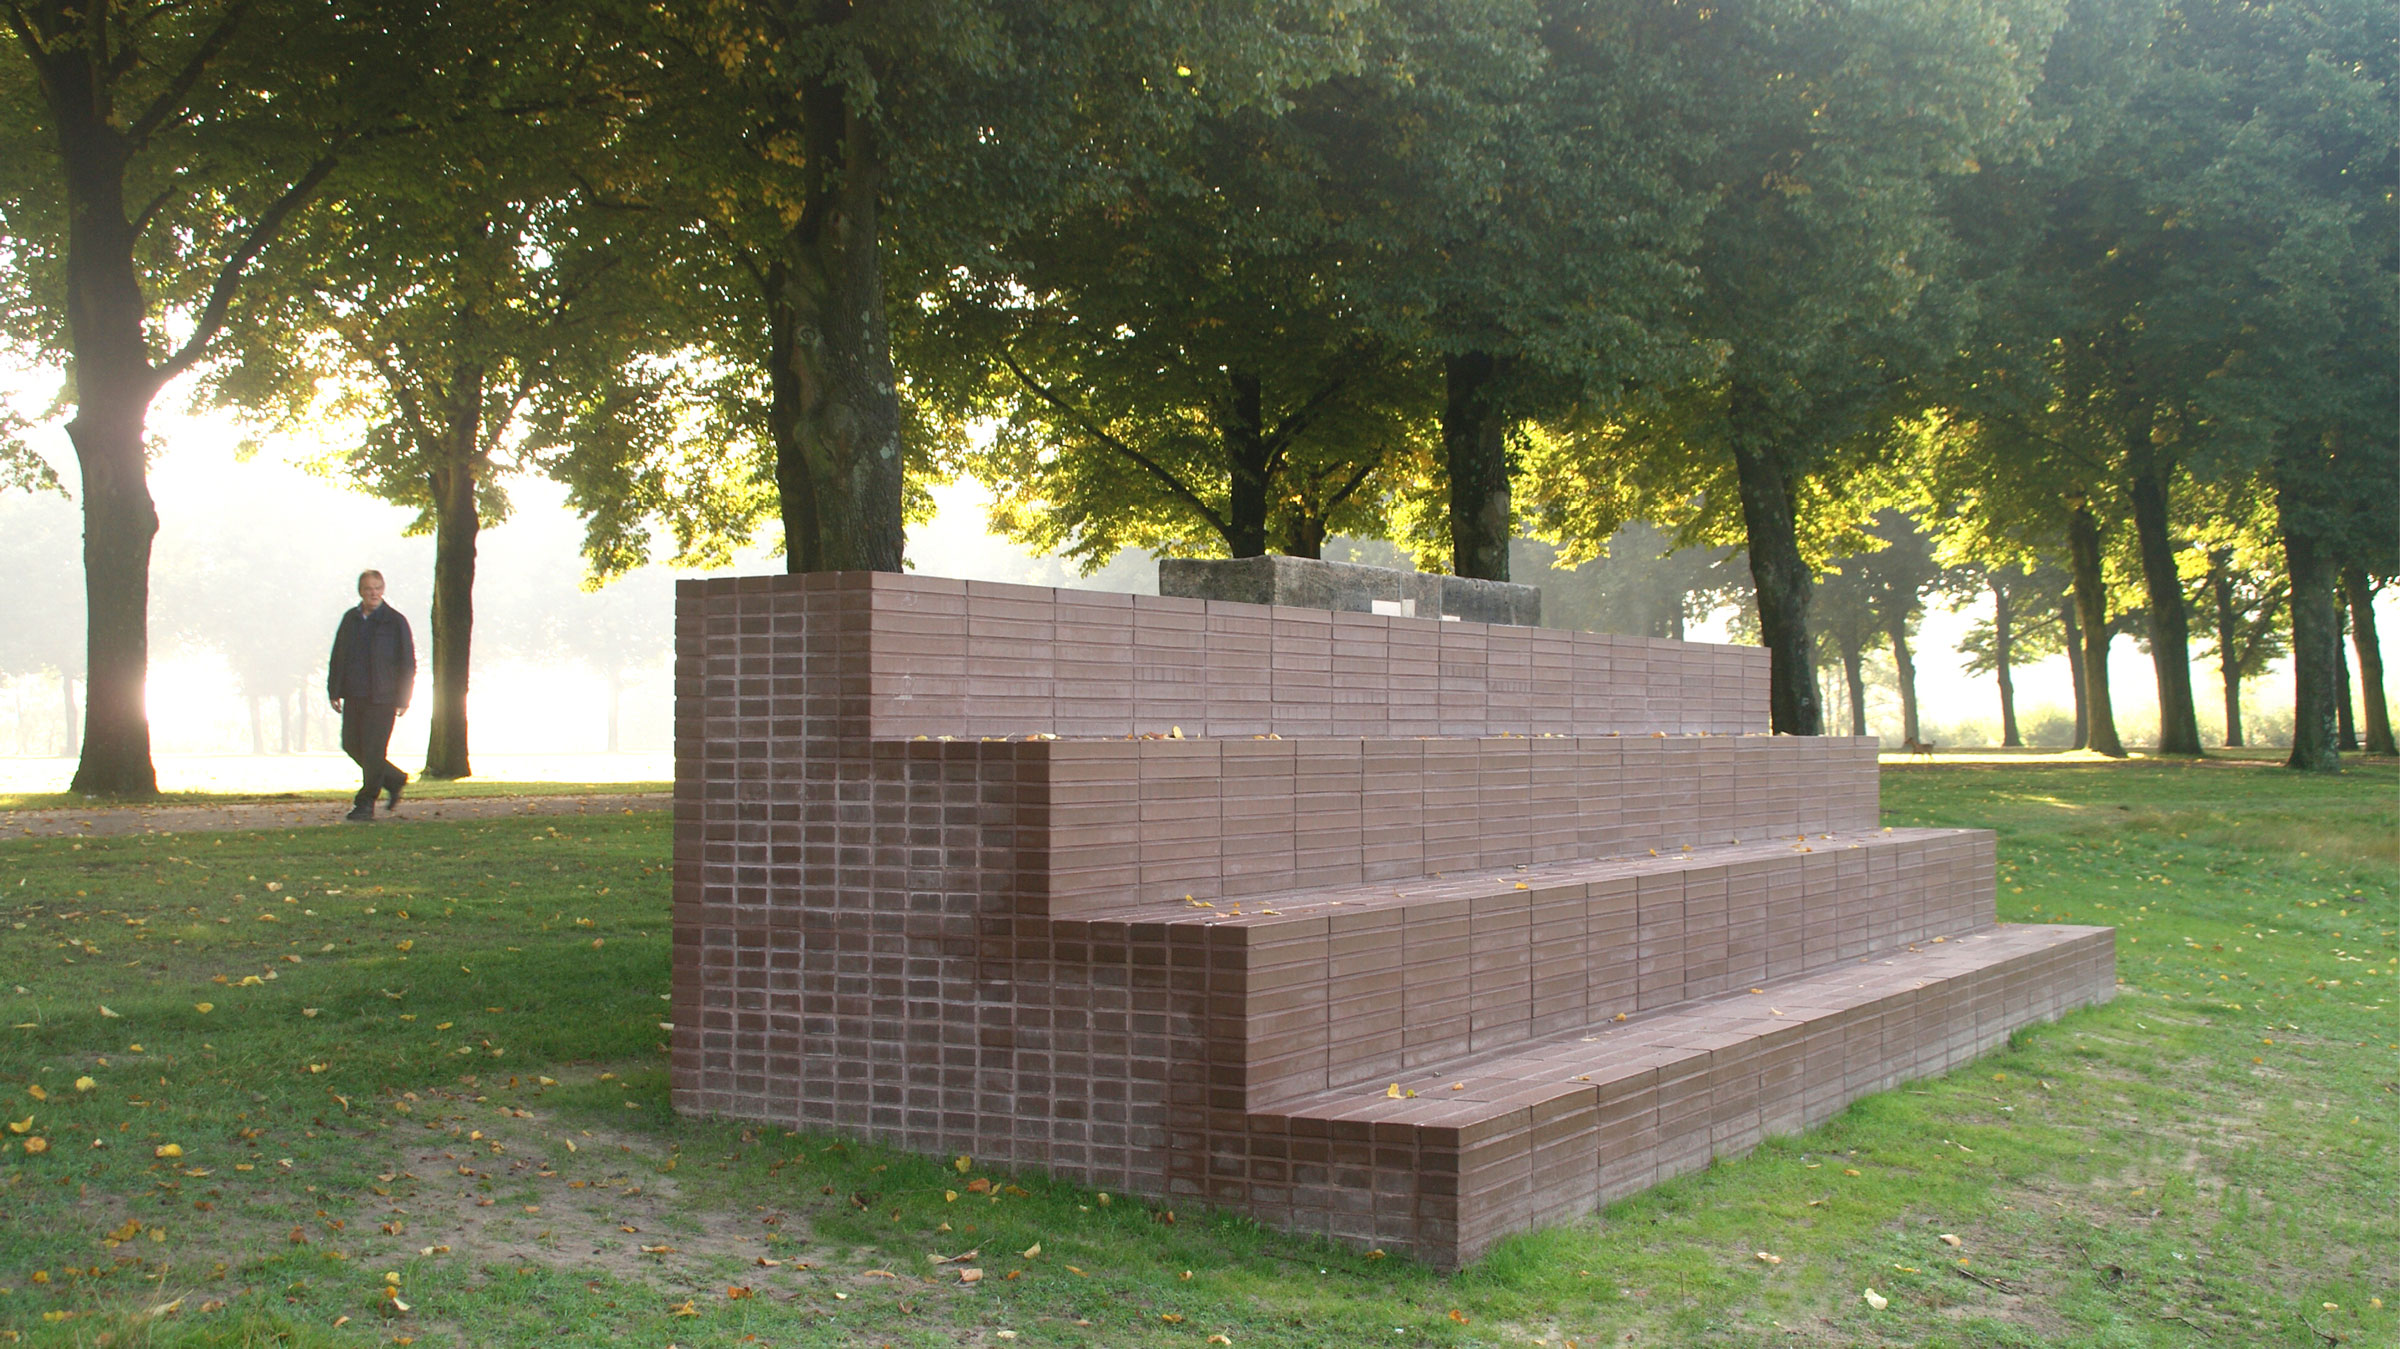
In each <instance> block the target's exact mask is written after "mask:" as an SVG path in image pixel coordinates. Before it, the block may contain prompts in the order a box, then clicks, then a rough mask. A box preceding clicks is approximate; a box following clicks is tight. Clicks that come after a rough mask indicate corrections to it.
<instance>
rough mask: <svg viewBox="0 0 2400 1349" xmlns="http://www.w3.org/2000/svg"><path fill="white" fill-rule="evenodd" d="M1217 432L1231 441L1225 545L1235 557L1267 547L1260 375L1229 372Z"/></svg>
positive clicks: (1261, 551)
mask: <svg viewBox="0 0 2400 1349" xmlns="http://www.w3.org/2000/svg"><path fill="white" fill-rule="evenodd" d="M1225 380H1226V401H1225V405H1224V413H1223V417H1222V420H1221V422H1220V423H1219V425H1218V428H1217V431H1218V434H1219V436H1220V437H1222V438H1223V440H1224V444H1225V465H1226V469H1227V473H1226V496H1225V548H1226V551H1227V552H1228V553H1230V554H1231V555H1232V556H1234V557H1264V556H1265V555H1266V551H1267V478H1268V472H1267V437H1266V425H1265V421H1264V417H1265V407H1264V401H1265V400H1264V396H1263V395H1262V394H1261V392H1260V390H1259V380H1258V376H1256V375H1254V374H1251V373H1249V372H1248V371H1243V370H1233V371H1228V372H1227V373H1226V376H1225Z"/></svg>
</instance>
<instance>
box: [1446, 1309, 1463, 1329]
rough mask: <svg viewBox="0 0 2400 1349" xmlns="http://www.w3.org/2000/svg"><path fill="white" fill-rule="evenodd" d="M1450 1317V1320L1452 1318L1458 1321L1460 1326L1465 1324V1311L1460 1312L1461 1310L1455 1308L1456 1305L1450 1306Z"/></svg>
mask: <svg viewBox="0 0 2400 1349" xmlns="http://www.w3.org/2000/svg"><path fill="white" fill-rule="evenodd" d="M1450 1319H1451V1320H1453V1321H1456V1322H1458V1323H1459V1324H1460V1325H1462V1326H1463V1325H1465V1324H1466V1323H1467V1314H1466V1313H1465V1312H1462V1311H1460V1310H1459V1309H1458V1308H1456V1307H1452V1308H1451V1309H1450Z"/></svg>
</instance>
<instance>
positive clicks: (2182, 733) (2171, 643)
mask: <svg viewBox="0 0 2400 1349" xmlns="http://www.w3.org/2000/svg"><path fill="white" fill-rule="evenodd" d="M2171 471H2172V466H2171V465H2167V464H2164V463H2161V462H2160V461H2159V459H2158V457H2157V456H2156V455H2153V454H2148V453H2145V454H2143V455H2142V457H2141V461H2140V468H2139V469H2138V471H2136V472H2135V474H2134V477H2133V531H2134V538H2135V542H2136V544H2137V546H2138V551H2139V552H2140V553H2141V556H2142V590H2143V592H2144V597H2145V598H2146V599H2147V601H2148V603H2149V606H2150V663H2151V665H2152V667H2153V668H2154V669H2155V670H2156V671H2157V672H2158V752H2159V753H2161V754H2173V755H2178V756H2183V757H2192V758H2196V757H2198V756H2199V755H2200V754H2201V752H2202V751H2201V748H2200V718H2199V713H2198V712H2197V710H2196V709H2195V708H2194V706H2193V703H2192V639H2191V627H2190V623H2189V620H2188V619H2187V618H2186V616H2185V613H2184V607H2183V578H2182V577H2181V576H2180V575H2178V574H2177V572H2176V567H2175V539H2174V534H2173V532H2172V529H2171V525H2170V521H2169V519H2168V508H2167V475H2168V474H2169V473H2170V472H2171Z"/></svg>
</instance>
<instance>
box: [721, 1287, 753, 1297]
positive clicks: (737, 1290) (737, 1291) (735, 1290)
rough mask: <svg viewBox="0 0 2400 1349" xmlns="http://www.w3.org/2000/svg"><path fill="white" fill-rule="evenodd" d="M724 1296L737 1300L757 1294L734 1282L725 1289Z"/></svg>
mask: <svg viewBox="0 0 2400 1349" xmlns="http://www.w3.org/2000/svg"><path fill="white" fill-rule="evenodd" d="M725 1296H726V1297H728V1298H732V1299H736V1300H738V1299H741V1298H746V1297H756V1296H757V1294H756V1293H753V1292H752V1291H751V1290H750V1289H748V1288H746V1287H743V1286H742V1285H740V1284H734V1285H732V1286H730V1287H728V1288H727V1289H726V1290H725Z"/></svg>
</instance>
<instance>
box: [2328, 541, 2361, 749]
mask: <svg viewBox="0 0 2400 1349" xmlns="http://www.w3.org/2000/svg"><path fill="white" fill-rule="evenodd" d="M2349 635H2350V614H2349V611H2348V610H2347V609H2345V608H2344V607H2343V605H2342V594H2341V577H2340V574H2339V573H2338V572H2336V574H2335V576H2334V594H2333V743H2334V745H2335V747H2336V748H2338V749H2340V750H2341V751H2342V752H2343V753H2345V754H2356V753H2357V752H2358V721H2357V719H2356V714H2355V713H2353V712H2352V711H2351V705H2350V653H2349V652H2347V651H2345V650H2343V649H2342V646H2343V644H2342V639H2343V638H2345V637H2347V636H2349Z"/></svg>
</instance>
